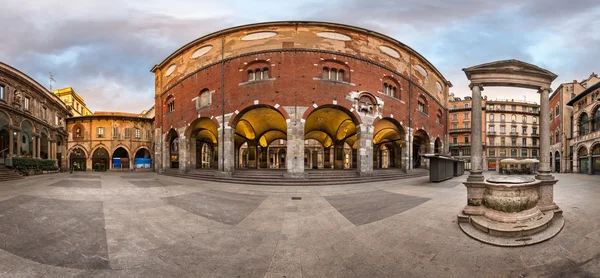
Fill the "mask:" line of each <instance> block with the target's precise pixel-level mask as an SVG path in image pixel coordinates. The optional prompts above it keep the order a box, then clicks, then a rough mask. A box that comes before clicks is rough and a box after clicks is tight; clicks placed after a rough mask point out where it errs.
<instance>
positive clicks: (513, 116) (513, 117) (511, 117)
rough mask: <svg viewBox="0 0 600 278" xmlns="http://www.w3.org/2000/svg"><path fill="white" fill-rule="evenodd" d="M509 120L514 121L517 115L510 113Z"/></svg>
mask: <svg viewBox="0 0 600 278" xmlns="http://www.w3.org/2000/svg"><path fill="white" fill-rule="evenodd" d="M510 120H511V121H512V122H516V121H517V115H515V114H512V116H510Z"/></svg>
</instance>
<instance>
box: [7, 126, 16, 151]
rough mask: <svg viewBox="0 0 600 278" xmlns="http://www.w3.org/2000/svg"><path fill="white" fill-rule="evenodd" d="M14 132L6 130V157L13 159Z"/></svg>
mask: <svg viewBox="0 0 600 278" xmlns="http://www.w3.org/2000/svg"><path fill="white" fill-rule="evenodd" d="M14 132H15V131H13V130H12V129H10V128H9V129H8V157H13V154H14V150H15V148H14V147H13V145H14V144H15V143H14V142H15V138H14Z"/></svg>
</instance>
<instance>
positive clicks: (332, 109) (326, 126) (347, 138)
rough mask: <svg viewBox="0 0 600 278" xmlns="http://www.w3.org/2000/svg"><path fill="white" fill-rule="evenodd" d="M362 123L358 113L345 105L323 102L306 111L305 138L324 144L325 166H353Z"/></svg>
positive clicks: (337, 167)
mask: <svg viewBox="0 0 600 278" xmlns="http://www.w3.org/2000/svg"><path fill="white" fill-rule="evenodd" d="M307 112H308V111H307ZM305 114H306V112H305ZM359 124H360V121H359V117H357V115H355V114H354V113H353V112H351V111H350V110H348V109H346V108H345V107H343V106H339V105H332V104H331V105H330V104H328V105H321V106H319V107H317V108H315V109H313V110H312V111H310V113H309V114H307V116H306V121H305V122H304V139H305V140H307V139H314V140H317V141H319V142H320V143H321V144H322V145H323V147H324V161H323V164H324V168H334V169H344V168H354V167H356V160H357V153H356V147H357V143H358V134H357V130H356V126H357V125H359ZM305 142H306V141H305ZM346 144H347V145H348V146H349V148H348V147H346V146H345V145H346ZM305 148H306V145H305ZM332 149H333V151H332ZM348 152H350V154H348Z"/></svg>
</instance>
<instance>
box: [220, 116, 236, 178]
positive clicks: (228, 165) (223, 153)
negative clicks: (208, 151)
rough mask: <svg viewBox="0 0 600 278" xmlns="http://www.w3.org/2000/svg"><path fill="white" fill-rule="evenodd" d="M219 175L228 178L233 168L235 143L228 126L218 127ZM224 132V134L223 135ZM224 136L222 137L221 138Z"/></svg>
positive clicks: (232, 131)
mask: <svg viewBox="0 0 600 278" xmlns="http://www.w3.org/2000/svg"><path fill="white" fill-rule="evenodd" d="M218 132H219V137H218V141H219V171H221V173H219V175H222V176H230V175H231V173H232V172H233V169H234V168H235V142H234V141H233V135H234V130H233V128H231V127H230V126H229V125H225V129H224V130H223V125H222V124H221V126H220V127H219V130H218ZM223 132H224V133H223ZM222 134H224V136H222Z"/></svg>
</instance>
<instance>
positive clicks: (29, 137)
mask: <svg viewBox="0 0 600 278" xmlns="http://www.w3.org/2000/svg"><path fill="white" fill-rule="evenodd" d="M20 126H21V138H19V139H18V140H19V145H20V148H19V153H18V154H19V155H24V156H34V152H35V150H34V148H33V134H34V133H35V130H34V126H33V124H32V123H31V121H29V120H28V119H24V120H23V121H21V125H20Z"/></svg>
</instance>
